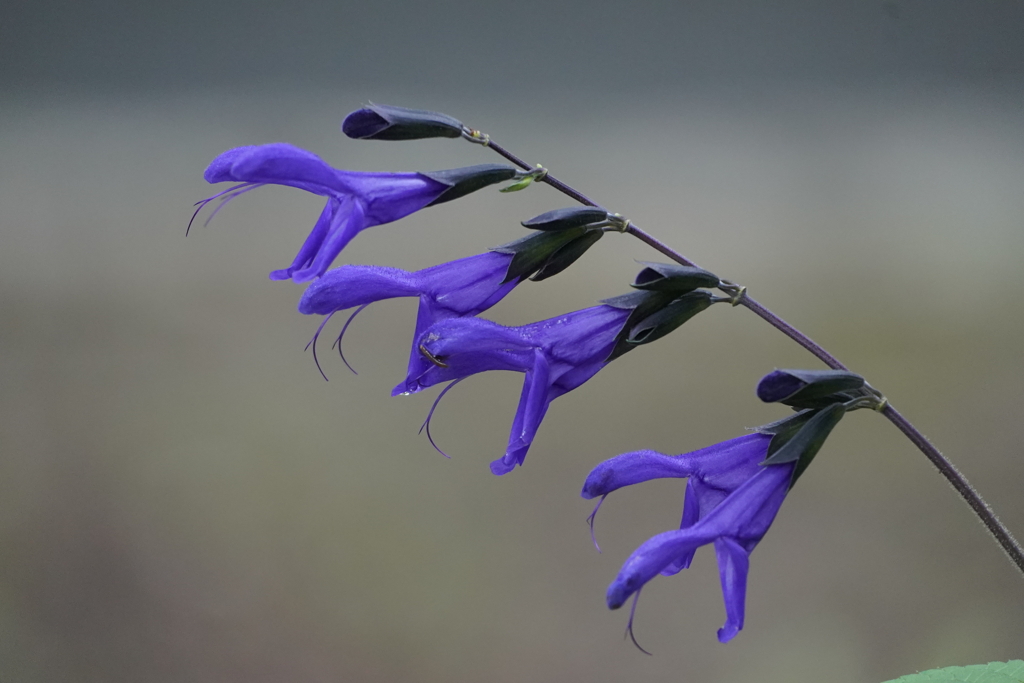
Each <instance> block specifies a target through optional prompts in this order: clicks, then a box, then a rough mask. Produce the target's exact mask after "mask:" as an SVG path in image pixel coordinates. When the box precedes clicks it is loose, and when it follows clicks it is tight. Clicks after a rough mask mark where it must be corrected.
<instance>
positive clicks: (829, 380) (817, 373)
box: [757, 370, 864, 408]
mask: <svg viewBox="0 0 1024 683" xmlns="http://www.w3.org/2000/svg"><path fill="white" fill-rule="evenodd" d="M863 387H864V378H863V377H861V376H860V375H855V374H854V373H852V372H847V371H845V370H775V371H773V372H770V373H768V374H767V375H765V376H764V377H763V378H761V381H760V382H759V383H758V385H757V397H758V398H760V399H761V400H762V401H764V402H766V403H782V404H785V405H788V406H793V407H794V408H822V407H825V406H828V405H831V404H833V403H845V402H847V401H849V400H851V399H853V398H856V397H857V396H858V395H859V392H860V390H861V389H862V388H863Z"/></svg>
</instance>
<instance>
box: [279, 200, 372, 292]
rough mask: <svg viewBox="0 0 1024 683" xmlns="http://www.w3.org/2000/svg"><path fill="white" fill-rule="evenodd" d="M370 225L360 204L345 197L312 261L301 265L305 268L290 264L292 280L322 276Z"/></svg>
mask: <svg viewBox="0 0 1024 683" xmlns="http://www.w3.org/2000/svg"><path fill="white" fill-rule="evenodd" d="M371 225H372V223H368V222H367V220H366V215H365V214H364V207H363V205H362V203H361V202H360V201H359V200H357V199H352V198H349V197H346V198H345V199H344V200H343V201H342V202H340V204H339V205H338V207H337V209H336V210H335V212H334V215H332V216H331V224H330V226H329V228H328V230H327V234H326V235H325V236H324V239H323V242H321V243H320V246H319V248H318V249H317V250H316V253H314V254H313V257H312V259H310V260H308V261H307V262H306V263H305V264H303V266H305V267H299V268H296V267H295V266H296V265H297V263H293V264H292V267H291V268H290V269H289V270H291V274H292V280H294V281H295V282H307V281H309V280H312V279H313V278H315V277H319V276H321V275H323V274H324V273H325V272H327V269H328V268H330V267H331V264H332V263H333V262H334V259H336V258H338V254H340V253H341V251H342V249H344V248H345V247H346V246H347V245H348V243H349V242H351V241H352V238H353V237H355V236H356V235H358V234H359V233H360V232H361V231H363V230H365V229H366V228H368V227H370V226H371ZM296 261H298V258H296Z"/></svg>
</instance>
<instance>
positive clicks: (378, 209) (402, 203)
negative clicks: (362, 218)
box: [338, 171, 448, 225]
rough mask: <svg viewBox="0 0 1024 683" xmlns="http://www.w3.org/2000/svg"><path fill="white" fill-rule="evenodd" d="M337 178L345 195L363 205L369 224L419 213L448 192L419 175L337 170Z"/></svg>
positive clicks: (445, 188)
mask: <svg viewBox="0 0 1024 683" xmlns="http://www.w3.org/2000/svg"><path fill="white" fill-rule="evenodd" d="M338 178H339V181H340V183H341V184H342V185H343V186H344V188H345V191H346V192H349V193H352V194H354V195H356V196H358V197H359V198H360V200H362V201H363V202H364V203H365V204H366V218H367V221H368V222H369V223H370V224H371V225H383V224H384V223H390V222H391V221H397V220H398V219H399V218H404V217H405V216H408V215H409V214H411V213H414V212H416V211H419V210H420V209H422V208H424V207H425V206H426V205H427V204H429V203H430V202H432V201H434V200H435V199H437V198H438V197H439V196H441V193H442V192H444V191H445V190H447V189H448V186H447V185H444V184H443V183H439V182H437V181H436V180H431V179H430V178H428V177H427V176H425V175H422V174H420V173H357V172H355V171H339V172H338Z"/></svg>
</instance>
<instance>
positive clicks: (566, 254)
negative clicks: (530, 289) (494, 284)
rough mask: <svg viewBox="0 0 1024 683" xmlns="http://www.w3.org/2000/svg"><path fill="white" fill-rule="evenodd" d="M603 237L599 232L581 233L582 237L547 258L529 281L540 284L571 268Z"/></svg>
mask: <svg viewBox="0 0 1024 683" xmlns="http://www.w3.org/2000/svg"><path fill="white" fill-rule="evenodd" d="M602 237H604V233H603V232H601V231H600V230H590V231H588V232H585V233H583V236H582V237H577V238H575V239H573V240H572V241H570V242H569V243H568V244H566V245H565V246H563V247H561V248H560V249H559V250H558V251H556V252H555V253H554V255H553V256H551V258H549V259H548V260H547V261H546V262H545V263H544V265H543V266H541V267H540V269H539V270H538V271H537V272H536V273H534V274H533V275H532V276H531V277H530V279H531V280H533V281H534V282H540V281H541V280H546V279H548V278H549V277H551V276H552V275H558V274H559V273H561V272H562V271H563V270H565V269H566V268H568V267H569V266H571V265H572V264H573V263H575V262H576V259H578V258H579V257H580V256H583V254H584V253H585V252H586V251H587V249H590V247H592V246H594V243H595V242H597V241H598V240H599V239H601V238H602Z"/></svg>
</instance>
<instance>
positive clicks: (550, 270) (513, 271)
mask: <svg viewBox="0 0 1024 683" xmlns="http://www.w3.org/2000/svg"><path fill="white" fill-rule="evenodd" d="M603 234H604V233H602V232H601V231H599V230H598V231H588V230H587V229H586V228H585V227H580V228H573V229H571V230H560V231H557V232H541V233H537V234H532V235H528V236H526V237H523V238H521V239H518V240H516V241H514V242H509V243H508V244H503V245H501V246H500V247H494V248H493V249H492V251H497V252H501V253H503V254H514V256H513V257H512V262H511V263H509V266H508V270H507V271H506V273H505V279H504V281H503V282H511V281H512V280H516V279H524V278H528V277H531V276H532V278H531V279H533V280H544V279H546V278H549V277H551V276H552V275H557V274H558V273H561V272H562V271H563V270H565V269H566V268H568V267H569V266H570V265H572V264H573V263H574V262H575V261H576V259H578V258H579V257H580V256H582V255H583V254H584V252H586V250H587V249H589V248H590V247H591V246H593V244H594V243H595V242H597V240H599V239H601V236H602V235H603Z"/></svg>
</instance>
